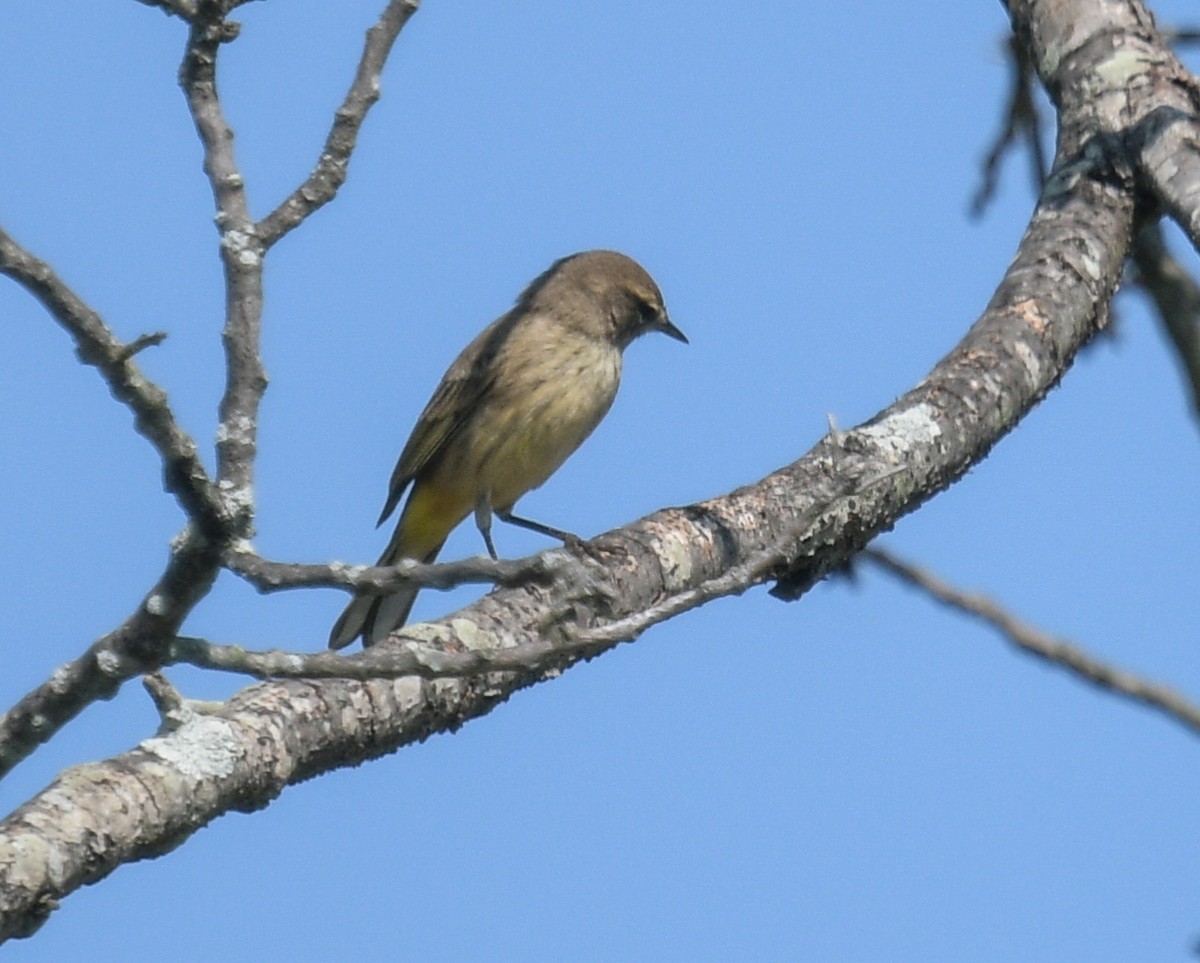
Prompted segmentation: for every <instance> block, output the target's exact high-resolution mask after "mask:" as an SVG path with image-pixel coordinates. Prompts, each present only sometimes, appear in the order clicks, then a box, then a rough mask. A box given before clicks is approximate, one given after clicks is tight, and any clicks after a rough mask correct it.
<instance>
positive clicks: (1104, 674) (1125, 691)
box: [863, 548, 1200, 735]
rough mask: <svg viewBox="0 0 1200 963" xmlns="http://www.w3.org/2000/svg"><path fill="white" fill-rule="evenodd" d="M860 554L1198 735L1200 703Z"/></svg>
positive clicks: (987, 603)
mask: <svg viewBox="0 0 1200 963" xmlns="http://www.w3.org/2000/svg"><path fill="white" fill-rule="evenodd" d="M863 554H865V555H866V556H867V557H869V558H870V559H871V560H872V561H874V562H875V563H876V564H877V565H879V566H880V567H881V568H882V569H884V570H885V571H887V572H890V573H891V574H892V575H894V576H896V577H897V578H899V579H900V580H901V581H903V582H906V583H907V584H909V585H913V586H916V587H917V588H919V589H921V590H923V591H925V592H927V593H929V594H930V595H931V596H933V598H935V599H937V600H938V601H939V602H941V603H943V604H944V605H948V606H949V607H950V608H952V609H955V610H956V611H958V612H963V613H966V614H967V615H972V616H974V617H975V618H978V619H982V620H983V621H984V622H987V623H988V624H989V625H991V626H992V627H993V628H995V629H996V630H998V631H999V632H1000V634H1001V635H1003V636H1004V637H1005V638H1006V639H1007V640H1008V641H1009V642H1011V643H1012V644H1013V645H1014V646H1016V647H1017V648H1018V649H1020V650H1021V651H1022V652H1026V653H1028V654H1029V655H1032V656H1036V657H1037V658H1039V659H1043V660H1045V661H1046V662H1050V663H1051V664H1053V665H1056V666H1058V667H1059V668H1060V669H1065V670H1067V671H1068V672H1070V673H1072V674H1073V675H1075V676H1076V677H1077V678H1080V679H1083V680H1084V681H1085V682H1089V683H1091V684H1092V685H1094V686H1097V687H1099V688H1101V689H1104V690H1105V691H1107V692H1112V693H1114V694H1116V695H1120V696H1125V697H1126V698H1129V699H1132V700H1133V701H1134V702H1140V703H1141V704H1142V705H1145V706H1149V707H1150V708H1151V709H1156V710H1158V711H1159V712H1161V713H1163V714H1164V715H1165V716H1167V717H1168V718H1169V719H1171V720H1172V721H1174V722H1178V723H1179V724H1180V725H1182V726H1185V727H1186V728H1188V729H1189V730H1191V732H1192V734H1193V735H1200V707H1198V706H1195V705H1193V704H1192V703H1190V702H1188V700H1187V699H1185V698H1183V696H1181V695H1179V694H1178V693H1177V692H1174V691H1173V690H1171V689H1169V688H1168V687H1167V686H1164V685H1160V684H1158V683H1157V682H1148V681H1146V680H1145V679H1141V678H1139V677H1138V676H1136V675H1134V674H1133V673H1131V672H1126V671H1125V670H1123V669H1118V668H1116V667H1114V666H1111V665H1108V664H1107V663H1105V662H1102V661H1100V660H1099V659H1096V658H1093V657H1092V656H1090V655H1088V654H1087V653H1086V652H1085V651H1084V650H1083V649H1081V648H1080V647H1079V646H1077V645H1072V644H1071V643H1070V642H1067V641H1064V640H1063V639H1058V638H1055V637H1054V636H1052V635H1047V634H1046V633H1045V632H1042V631H1039V630H1038V629H1036V628H1034V627H1033V626H1031V625H1028V624H1026V623H1025V622H1022V621H1021V620H1020V619H1018V618H1016V617H1014V616H1013V615H1011V614H1010V613H1009V612H1007V611H1005V610H1004V609H1003V608H1001V607H1000V606H999V605H997V604H996V603H995V602H993V601H992V600H991V599H988V598H985V597H984V596H982V595H975V594H970V593H967V592H961V591H959V590H958V589H956V588H954V586H952V585H949V584H947V583H946V582H943V581H942V580H941V579H938V578H936V577H935V576H933V575H931V574H930V573H928V572H926V571H925V570H923V569H920V568H917V567H916V566H915V565H910V564H908V563H907V562H903V561H901V560H900V559H898V558H896V557H895V556H894V555H892V554H891V553H889V552H885V551H883V550H881V549H877V548H870V549H867V550H866V552H864V553H863Z"/></svg>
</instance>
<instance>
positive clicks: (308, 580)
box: [222, 543, 566, 595]
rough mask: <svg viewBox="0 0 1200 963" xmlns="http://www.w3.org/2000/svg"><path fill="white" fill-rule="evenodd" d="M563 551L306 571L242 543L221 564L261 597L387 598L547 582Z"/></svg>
mask: <svg viewBox="0 0 1200 963" xmlns="http://www.w3.org/2000/svg"><path fill="white" fill-rule="evenodd" d="M565 553H566V550H565V549H548V550H546V551H544V552H540V553H539V554H537V555H530V556H528V557H526V558H517V559H491V558H487V557H485V556H479V555H477V556H475V557H473V558H464V559H462V560H460V561H455V562H439V563H437V564H431V565H427V564H425V563H423V562H418V561H416V560H414V559H410V558H406V559H401V561H400V562H398V563H397V564H396V565H382V566H374V565H349V564H347V563H346V562H331V563H329V564H328V565H306V564H303V563H300V562H273V561H269V560H267V559H265V558H263V557H262V556H260V555H257V554H255V552H254V551H253V550H252V549H250V548H249V547H248V546H247V545H246V544H245V543H240V544H235V545H234V546H233V547H231V548H229V549H227V550H226V552H225V554H224V556H223V557H222V564H223V565H224V566H225V567H226V568H227V569H229V571H231V572H233V573H234V574H235V575H238V576H240V577H241V578H243V579H245V580H246V581H247V582H249V583H250V584H251V585H253V586H254V587H255V588H256V589H258V591H259V592H262V593H263V594H264V595H266V594H270V593H272V592H283V591H288V590H291V589H299V588H344V589H350V590H354V591H360V590H363V589H367V590H370V591H371V592H373V593H377V594H381V595H382V594H385V593H387V592H390V591H393V590H394V589H397V588H402V587H404V586H407V585H419V586H421V587H422V588H435V589H452V588H457V587H458V586H460V585H470V584H485V585H520V584H523V583H525V582H527V581H529V580H531V579H535V580H539V581H543V582H545V581H549V580H551V579H553V578H554V577H555V575H556V573H557V572H558V571H559V570H560V569H561V568H562V562H563V559H562V556H563V555H564V554H565Z"/></svg>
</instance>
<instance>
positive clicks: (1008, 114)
mask: <svg viewBox="0 0 1200 963" xmlns="http://www.w3.org/2000/svg"><path fill="white" fill-rule="evenodd" d="M1006 53H1007V60H1008V63H1009V66H1010V85H1009V92H1008V103H1007V105H1005V108H1004V114H1003V116H1004V121H1003V126H1002V127H1001V128H1000V132H999V133H998V134H997V135H996V139H995V141H994V142H993V143H992V146H991V148H990V149H989V150H988V153H987V158H986V159H985V160H984V163H983V180H982V182H981V183H980V185H979V189H978V190H977V191H976V192H975V197H974V198H973V199H972V201H971V215H972V216H973V217H979V216H980V215H982V214H983V211H984V209H985V208H986V207H987V205H988V204H989V203H990V202H991V200H992V198H993V197H994V196H995V194H996V187H997V185H998V183H999V180H1000V163H1001V161H1002V160H1003V159H1004V155H1005V154H1007V153H1009V152H1010V151H1011V150H1012V149H1013V147H1014V145H1015V143H1016V141H1017V140H1019V139H1023V140H1024V141H1025V145H1026V147H1027V148H1028V149H1029V161H1030V175H1031V177H1032V179H1033V189H1034V193H1035V194H1036V193H1040V192H1041V189H1042V185H1043V184H1044V183H1045V182H1046V175H1047V172H1048V171H1049V167H1050V165H1049V162H1048V161H1047V159H1046V151H1045V149H1044V148H1043V146H1042V120H1041V115H1040V113H1039V111H1038V108H1037V99H1036V97H1035V95H1034V92H1035V89H1036V84H1035V83H1034V81H1035V78H1036V74H1035V73H1034V71H1033V67H1032V65H1031V64H1030V63H1029V58H1028V56H1027V55H1026V54H1025V48H1024V46H1023V45H1022V44H1021V43H1020V41H1019V40H1018V39H1017V38H1016V36H1010V37H1009V38H1008V43H1007V45H1006Z"/></svg>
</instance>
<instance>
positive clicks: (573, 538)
mask: <svg viewBox="0 0 1200 963" xmlns="http://www.w3.org/2000/svg"><path fill="white" fill-rule="evenodd" d="M496 517H497V518H498V519H500V521H502V522H508V524H510V525H516V526H517V527H518V528H527V529H529V530H530V531H531V532H538V533H539V534H541V535H546V536H549V537H550V538H557V539H558V540H559V541H560V542H562V543H563V544H564V545H566V546H568V547H571V546H575V545H579V544H580V543H581V542H582V541H583V539H581V538H580V537H579V536H578V535H575V534H573V533H571V532H564V531H563V530H562V529H561V528H551V527H550V526H549V525H543V524H542V523H541V522H535V521H533V520H531V519H528V518H521V516H519V515H514V514H513V513H512V512H511V511H510V510H508V509H506V510H504V511H501V510H500V509H499V508H497V509H496Z"/></svg>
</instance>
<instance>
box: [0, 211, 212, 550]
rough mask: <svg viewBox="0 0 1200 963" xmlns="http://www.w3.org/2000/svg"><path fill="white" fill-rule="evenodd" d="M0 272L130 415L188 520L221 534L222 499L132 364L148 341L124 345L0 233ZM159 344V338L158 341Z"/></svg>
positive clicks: (163, 400) (160, 397)
mask: <svg viewBox="0 0 1200 963" xmlns="http://www.w3.org/2000/svg"><path fill="white" fill-rule="evenodd" d="M0 273H3V274H6V275H8V276H9V277H10V278H12V279H13V280H14V281H16V282H17V283H18V284H20V285H21V286H22V287H24V288H25V290H27V291H28V292H29V293H30V294H32V295H33V296H34V297H35V298H37V299H38V300H39V301H40V302H41V303H42V305H43V306H45V308H46V310H47V311H49V312H50V315H51V317H53V318H54V320H55V321H57V322H58V323H59V325H61V326H62V327H63V328H64V329H65V330H66V331H67V333H68V334H69V335H71V337H72V338H73V339H74V341H75V352H76V354H77V355H78V356H79V360H80V361H82V362H83V363H84V364H88V365H91V366H93V367H94V368H96V370H97V371H99V372H100V375H101V377H102V378H104V381H105V382H106V383H107V385H108V388H109V391H111V392H112V394H113V397H114V398H116V399H117V400H118V401H120V402H121V403H122V404H124V405H125V406H126V407H127V408H129V410H130V411H132V412H133V416H134V425H135V427H136V429H137V431H138V432H139V434H141V435H142V436H143V437H144V438H146V440H147V441H149V442H150V444H152V445H153V446H154V448H155V450H156V451H157V452H158V454H159V457H160V458H161V459H162V465H163V486H164V487H165V488H166V490H167V491H169V492H170V493H171V494H172V495H174V496H175V498H176V499H177V500H178V501H179V504H180V505H181V506H182V507H183V510H184V511H185V512H187V514H188V516H189V517H190V518H191V519H192V520H193V521H194V522H195V523H196V524H197V525H198V526H199V527H200V528H201V529H202V530H204V531H205V532H207V533H208V534H209V535H210V536H213V537H216V536H218V535H219V534H220V533H221V532H222V531H224V529H225V527H226V525H225V522H224V517H223V512H222V506H221V500H220V499H219V498H218V496H217V493H216V489H215V488H214V486H213V484H212V482H211V480H210V479H209V477H208V472H207V471H205V469H204V465H203V463H202V462H201V461H200V457H199V455H198V454H197V451H196V443H195V442H194V441H193V440H192V439H191V437H190V436H189V435H188V434H187V432H185V431H184V430H183V429H182V428H180V427H179V425H178V424H177V423H176V421H175V416H174V415H173V414H172V412H171V408H170V405H169V404H168V403H167V395H166V392H165V391H163V390H162V389H161V388H159V387H158V385H156V384H154V382H152V381H150V380H149V379H147V378H146V377H145V376H144V375H143V374H142V372H141V371H140V370H139V368H138V366H137V365H136V364H134V362H133V360H132V356H133V354H135V353H136V351H138V350H140V349H141V348H143V347H145V346H146V345H147V344H149V343H151V341H152V339H153V337H157V336H151V340H147V339H144V338H139V339H138V340H137V341H134V342H132V344H124V343H122V342H121V340H120V339H119V338H117V336H116V335H114V334H113V333H112V331H111V330H110V329H109V327H108V325H107V324H105V323H104V321H103V319H102V318H101V317H100V315H99V314H97V313H96V312H95V311H94V310H93V309H92V308H91V307H90V306H89V305H88V304H86V303H85V302H84V301H83V299H82V298H80V297H79V296H78V295H77V294H76V293H75V292H74V291H73V290H71V288H70V287H68V286H67V285H66V284H65V283H64V282H63V281H62V280H61V279H60V278H59V277H58V275H57V274H55V273H54V270H53V269H52V268H51V267H50V265H49V264H47V263H46V262H45V261H43V260H41V259H40V258H37V257H35V256H34V255H33V254H31V253H30V252H29V251H27V250H25V249H24V248H23V247H21V245H19V244H18V243H17V242H16V241H14V240H13V239H12V238H11V237H10V236H9V235H8V234H6V233H5V232H4V231H3V230H2V229H0ZM159 340H161V338H160V339H159Z"/></svg>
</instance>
